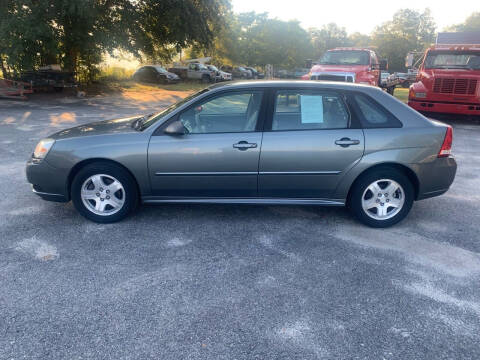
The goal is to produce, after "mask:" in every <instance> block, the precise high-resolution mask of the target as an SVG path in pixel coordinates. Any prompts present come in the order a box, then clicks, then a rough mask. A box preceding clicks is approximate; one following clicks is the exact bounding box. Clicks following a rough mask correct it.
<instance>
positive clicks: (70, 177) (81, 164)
mask: <svg viewBox="0 0 480 360" xmlns="http://www.w3.org/2000/svg"><path fill="white" fill-rule="evenodd" d="M97 162H102V163H110V164H113V165H116V166H119V167H121V168H122V169H124V170H125V171H126V172H127V173H128V174H130V176H131V177H132V179H133V180H134V181H135V186H136V187H137V193H138V195H139V196H140V194H141V192H140V186H139V184H138V180H137V178H136V177H135V175H134V174H133V173H132V172H131V171H130V169H128V168H127V167H126V166H125V165H123V164H122V163H119V162H118V161H115V160H111V159H107V158H90V159H85V160H82V161H80V162H78V163H76V164H75V165H74V166H73V167H72V169H71V170H70V172H69V174H68V177H67V184H66V186H67V196H68V200H71V191H72V182H73V179H74V178H75V175H77V174H78V172H79V171H80V170H81V169H83V168H84V167H85V166H87V165H90V164H93V163H97Z"/></svg>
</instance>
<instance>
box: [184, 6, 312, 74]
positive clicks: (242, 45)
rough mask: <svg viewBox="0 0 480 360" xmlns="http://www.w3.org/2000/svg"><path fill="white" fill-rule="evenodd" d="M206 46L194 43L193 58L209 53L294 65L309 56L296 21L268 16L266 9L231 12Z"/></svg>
mask: <svg viewBox="0 0 480 360" xmlns="http://www.w3.org/2000/svg"><path fill="white" fill-rule="evenodd" d="M227 19H228V23H227V24H228V26H226V27H224V28H222V29H221V31H220V32H219V33H218V34H217V36H216V37H215V41H214V42H213V43H212V44H211V45H210V46H209V47H201V46H193V47H192V48H191V49H190V51H189V52H188V53H187V55H188V56H190V57H192V58H196V57H200V56H212V57H213V58H214V59H216V60H217V61H219V62H221V63H230V64H245V65H249V66H264V65H266V64H272V65H276V66H285V67H295V66H299V65H301V64H303V63H304V62H305V59H306V58H307V57H308V56H310V52H311V45H310V40H309V36H308V33H307V32H306V31H305V30H304V29H303V28H302V27H301V26H300V23H299V22H298V21H282V20H278V19H270V18H269V17H268V14H267V13H260V14H257V13H255V12H248V13H241V14H237V15H234V14H230V15H229V16H228V17H227Z"/></svg>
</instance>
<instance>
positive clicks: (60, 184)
mask: <svg viewBox="0 0 480 360" xmlns="http://www.w3.org/2000/svg"><path fill="white" fill-rule="evenodd" d="M452 137H453V134H452V128H451V127H449V126H447V125H444V124H441V123H438V122H434V121H431V120H429V119H427V118H425V117H424V116H422V115H421V114H419V113H418V112H416V111H414V110H412V109H411V108H409V107H408V106H406V105H404V104H403V103H401V102H399V101H397V100H396V99H395V98H393V97H392V96H390V95H388V94H386V93H384V92H382V91H381V90H379V89H377V88H374V87H369V86H363V85H355V84H345V83H328V82H316V81H308V82H304V81H288V82H287V81H282V82H277V81H260V82H253V83H252V82H240V83H231V84H227V85H214V86H211V87H209V88H207V89H204V90H202V91H200V92H198V93H196V94H194V95H192V96H190V97H187V98H185V99H184V100H182V101H180V102H179V103H176V104H174V105H172V106H171V107H169V108H167V109H165V110H163V111H162V112H159V113H157V114H152V115H147V116H143V117H140V116H135V117H131V118H126V119H117V120H108V121H102V122H96V123H91V124H86V125H82V126H77V127H74V128H71V129H67V130H63V131H60V132H58V133H56V134H53V135H52V136H50V137H48V138H46V139H43V140H41V141H40V142H39V144H38V145H37V147H36V148H35V151H34V152H33V154H32V157H31V159H30V160H29V162H28V164H27V178H28V181H29V182H30V183H31V184H32V187H33V191H34V192H35V193H37V194H38V195H39V196H40V197H42V198H44V199H46V200H53V201H63V202H66V201H70V200H72V201H73V203H74V205H75V207H76V208H77V210H78V211H79V212H80V213H81V214H82V215H83V216H85V217H86V218H88V219H90V220H93V221H96V222H101V223H107V222H114V221H119V220H121V219H123V218H124V217H126V216H127V215H128V214H130V213H131V212H132V211H133V210H134V209H135V207H136V206H137V205H138V204H139V203H176V202H177V203H178V202H185V203H186V202H189V203H231V204H246V203H248V204H253V203H255V204H308V205H312V204H315V205H328V206H344V205H347V206H348V207H349V208H350V209H351V211H352V212H353V214H354V215H355V216H356V217H357V218H358V219H359V220H360V221H362V222H363V223H365V224H367V225H369V226H373V227H387V226H391V225H393V224H395V223H397V222H399V221H400V220H402V219H403V218H405V216H406V215H407V214H408V212H409V211H410V208H411V207H412V204H413V202H414V200H421V199H425V198H429V197H432V196H437V195H441V194H443V193H444V192H446V191H447V190H448V188H449V187H450V185H451V184H452V182H453V179H454V177H455V173H456V168H457V165H456V162H455V159H454V158H453V156H452V154H451V147H452Z"/></svg>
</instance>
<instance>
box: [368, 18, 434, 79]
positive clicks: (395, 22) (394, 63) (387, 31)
mask: <svg viewBox="0 0 480 360" xmlns="http://www.w3.org/2000/svg"><path fill="white" fill-rule="evenodd" d="M434 40H435V23H434V21H433V19H432V16H431V13H430V10H429V9H425V10H424V11H423V12H418V11H415V10H410V9H402V10H399V11H397V12H396V13H395V14H394V15H393V19H392V20H390V21H387V22H385V23H383V24H382V25H380V26H378V27H376V28H375V31H374V32H373V34H372V43H373V45H375V46H376V47H377V49H378V52H379V54H380V56H382V57H385V58H387V60H388V63H389V69H390V70H393V71H402V70H404V69H405V64H404V63H405V56H406V55H407V53H408V52H409V51H423V50H424V49H425V48H427V47H428V46H430V45H431V44H432V43H433V42H434Z"/></svg>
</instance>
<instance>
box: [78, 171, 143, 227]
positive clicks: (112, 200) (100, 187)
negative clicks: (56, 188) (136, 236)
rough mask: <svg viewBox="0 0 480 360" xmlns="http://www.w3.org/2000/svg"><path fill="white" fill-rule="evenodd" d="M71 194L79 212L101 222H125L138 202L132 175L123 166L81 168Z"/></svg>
mask: <svg viewBox="0 0 480 360" xmlns="http://www.w3.org/2000/svg"><path fill="white" fill-rule="evenodd" d="M71 191H72V194H71V195H72V201H73V204H74V206H75V208H76V209H77V211H78V212H79V213H80V214H81V215H83V216H84V217H86V218H87V219H89V220H92V221H95V222H98V223H112V222H116V221H120V220H122V219H124V218H125V217H126V216H127V215H128V214H130V212H132V210H134V209H135V207H136V205H137V202H138V192H137V186H136V183H135V180H134V179H133V178H132V176H131V175H130V174H129V173H128V172H127V171H126V170H125V169H123V168H122V167H121V166H119V165H115V164H111V163H106V162H105V163H102V162H98V163H92V164H89V165H87V166H85V167H84V168H82V169H81V170H80V171H79V172H78V173H77V174H76V176H75V178H74V179H73V182H72V187H71Z"/></svg>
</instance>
